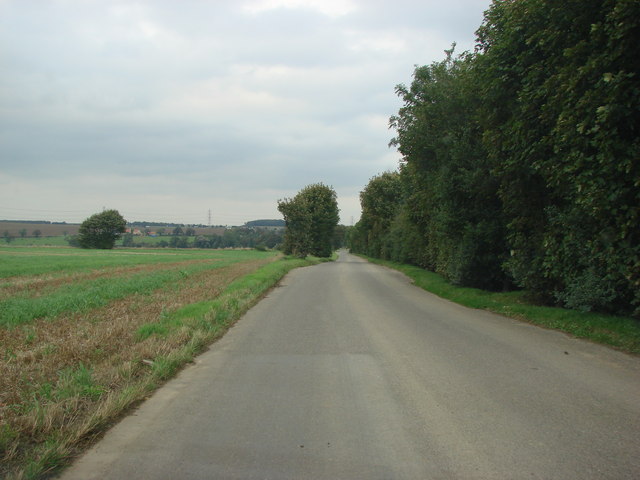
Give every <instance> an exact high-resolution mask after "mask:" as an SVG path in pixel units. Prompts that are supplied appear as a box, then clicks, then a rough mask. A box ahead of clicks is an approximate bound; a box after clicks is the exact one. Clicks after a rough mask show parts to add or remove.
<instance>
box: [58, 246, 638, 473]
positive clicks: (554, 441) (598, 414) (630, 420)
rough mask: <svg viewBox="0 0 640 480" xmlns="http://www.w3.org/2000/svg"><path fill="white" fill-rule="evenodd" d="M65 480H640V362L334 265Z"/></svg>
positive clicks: (354, 265) (295, 281)
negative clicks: (602, 479)
mask: <svg viewBox="0 0 640 480" xmlns="http://www.w3.org/2000/svg"><path fill="white" fill-rule="evenodd" d="M62 478H63V479H65V480H71V479H82V480H88V479H118V480H119V479H171V480H175V479H332V480H333V479H412V480H413V479H563V480H565V479H580V480H585V479H600V478H610V479H616V480H619V479H626V478H628V479H637V478H640V359H638V358H637V357H631V356H628V355H625V354H622V353H619V352H616V351H613V350H609V349H607V348H604V347H600V346H597V345H593V344H591V343H588V342H585V341H580V340H576V339H572V338H569V337H567V336H566V335H563V334H561V333H557V332H553V331H548V330H544V329H540V328H536V327H533V326H530V325H527V324H523V323H519V322H517V321H514V320H510V319H506V318H504V317H500V316H497V315H492V314H489V313H486V312H482V311H476V310H470V309H467V308H464V307H460V306H457V305H455V304H452V303H450V302H447V301H445V300H442V299H439V298H437V297H435V296H433V295H431V294H429V293H426V292H424V291H422V290H420V289H418V288H417V287H414V286H413V285H411V284H410V282H409V281H408V280H407V279H406V277H404V276H403V275H401V274H399V273H397V272H395V271H392V270H389V269H385V268H382V267H378V266H375V265H371V264H368V263H366V262H364V261H362V260H360V259H358V258H356V257H354V256H352V255H349V254H347V253H342V254H341V256H340V259H339V261H337V262H335V263H329V264H322V265H318V266H314V267H308V268H303V269H298V270H295V271H293V272H292V273H291V274H289V275H288V276H287V277H285V279H284V280H283V282H282V284H281V286H280V287H279V288H276V289H274V290H273V291H272V292H271V293H270V294H269V296H268V297H267V298H265V299H264V300H263V301H262V302H260V303H259V304H258V305H257V306H256V307H254V308H253V309H252V310H251V311H250V312H249V313H248V314H247V315H246V316H245V317H243V318H242V319H241V320H240V321H239V322H238V324H237V325H236V326H234V327H233V328H232V329H231V330H230V332H229V333H228V334H227V335H226V336H225V337H224V338H223V339H222V340H221V341H219V342H218V343H216V344H215V345H213V347H212V348H211V349H210V350H209V351H208V352H207V353H205V354H204V355H202V356H201V357H199V358H198V360H197V362H196V363H195V365H193V366H190V367H188V368H187V369H186V370H185V371H184V372H183V373H181V374H180V375H179V376H178V377H177V378H176V379H175V380H173V381H171V382H169V383H168V384H167V385H166V386H165V387H163V388H162V389H161V390H160V391H158V392H157V394H155V395H154V396H153V397H152V398H151V399H149V400H148V401H147V402H145V404H143V405H142V406H141V407H140V408H139V409H138V410H137V411H136V412H135V413H134V414H133V415H131V416H129V417H127V418H126V419H124V420H123V421H122V422H121V423H120V424H118V425H117V426H116V427H114V428H113V429H112V430H111V431H110V432H109V433H108V434H107V435H106V436H105V438H104V439H103V440H102V441H101V442H100V443H98V444H97V445H96V446H95V447H94V448H93V449H92V450H90V451H89V452H88V454H86V455H85V456H83V457H82V458H80V459H79V460H78V461H77V462H76V463H75V464H74V465H73V466H72V467H71V468H70V469H68V470H67V471H66V472H65V474H64V476H63V477H62Z"/></svg>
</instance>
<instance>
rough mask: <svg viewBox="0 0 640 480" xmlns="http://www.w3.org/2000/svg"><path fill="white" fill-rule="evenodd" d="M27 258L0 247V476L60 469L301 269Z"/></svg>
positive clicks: (166, 256) (146, 255)
mask: <svg viewBox="0 0 640 480" xmlns="http://www.w3.org/2000/svg"><path fill="white" fill-rule="evenodd" d="M28 250H29V252H25V251H23V250H21V249H19V248H14V249H12V248H10V247H4V248H0V259H2V260H3V267H2V269H0V346H1V347H0V458H1V459H2V467H0V478H4V477H5V476H6V477H7V478H41V477H42V476H44V475H45V474H46V473H47V472H50V471H54V470H55V469H57V468H59V467H60V466H61V465H63V464H64V463H65V462H66V461H68V459H69V458H70V457H71V456H73V455H74V454H75V453H76V452H77V451H79V449H81V448H82V447H83V446H84V445H86V444H87V443H88V442H91V441H92V439H93V438H94V437H95V436H97V435H99V434H100V433H101V432H102V431H103V430H104V429H105V428H106V426H107V425H109V424H110V423H111V422H113V421H114V420H115V419H116V418H117V417H118V416H119V415H121V414H122V412H123V411H125V410H126V409H127V408H128V407H129V406H130V405H132V404H135V402H138V401H140V400H141V399H143V398H144V397H145V396H146V395H148V394H149V392H150V391H152V390H153V389H154V388H156V387H157V386H158V385H159V384H160V383H161V382H163V381H164V380H166V379H167V378H169V377H170V376H172V375H173V373H174V372H175V371H176V370H177V369H178V368H179V367H180V366H181V365H183V364H185V363H187V362H189V361H190V360H191V359H192V358H193V356H194V355H195V354H197V353H198V352H199V351H201V350H202V349H203V348H205V347H206V345H208V344H209V343H210V342H211V341H213V340H215V338H217V337H219V336H220V335H221V334H222V333H223V332H224V331H225V330H226V328H228V326H229V325H230V324H231V323H232V322H233V321H235V319H237V318H238V316H239V315H240V314H241V313H242V312H243V311H245V310H246V309H247V308H249V306H251V305H252V304H253V302H255V301H256V299H257V298H259V297H260V295H262V294H263V292H264V291H265V290H266V289H268V288H269V287H270V286H272V285H273V284H274V283H275V282H277V280H278V279H279V278H280V277H281V276H282V275H283V274H284V273H286V271H288V270H289V269H290V268H294V267H295V266H299V265H304V264H309V262H308V261H306V262H305V261H301V260H286V259H282V258H281V257H280V256H278V255H276V254H274V253H272V252H257V251H248V250H235V251H234V250H224V251H220V250H210V251H198V250H193V251H180V252H178V253H175V252H172V253H168V252H157V251H139V250H138V251H136V252H134V253H135V254H136V255H132V254H131V252H125V251H87V250H71V249H69V250H67V251H65V252H64V254H63V255H61V252H60V249H55V248H51V249H48V250H47V249H38V250H35V249H28ZM33 258H39V259H40V261H39V262H36V263H32V262H31V260H30V259H33ZM5 259H6V260H7V262H4V260H5ZM23 260H24V262H23ZM63 267H64V268H63ZM11 269H13V270H11ZM87 292H88V293H87Z"/></svg>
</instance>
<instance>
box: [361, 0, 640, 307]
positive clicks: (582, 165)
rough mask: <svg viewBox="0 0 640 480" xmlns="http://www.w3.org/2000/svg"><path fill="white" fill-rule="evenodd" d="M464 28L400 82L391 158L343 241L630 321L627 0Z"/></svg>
mask: <svg viewBox="0 0 640 480" xmlns="http://www.w3.org/2000/svg"><path fill="white" fill-rule="evenodd" d="M476 33H477V40H478V47H477V49H476V51H475V52H474V53H464V54H462V55H460V56H454V54H453V49H452V50H451V51H448V52H447V56H446V58H445V60H443V61H442V62H436V63H433V64H431V65H428V66H421V67H417V68H416V70H415V72H414V76H413V81H412V83H411V85H410V87H406V86H404V85H400V86H398V87H397V92H398V94H399V96H400V97H401V98H402V99H403V101H404V106H403V107H402V108H401V109H400V111H399V112H398V114H397V115H396V116H394V117H392V119H391V124H392V126H393V127H394V128H395V129H396V132H397V134H396V137H395V138H394V139H393V140H392V144H393V145H396V146H397V147H398V150H399V151H400V152H401V153H402V155H403V161H402V163H401V165H400V169H399V172H394V173H389V172H387V173H385V174H382V175H380V176H378V177H375V178H373V179H372V180H371V181H370V183H369V184H368V185H367V186H366V188H365V189H364V191H363V192H362V195H361V200H362V206H363V214H362V218H361V220H360V222H359V223H358V224H357V225H356V226H355V228H354V229H353V231H352V232H351V242H352V248H353V249H354V250H356V251H360V252H362V253H366V254H367V255H372V256H377V257H380V258H387V259H392V260H396V261H400V262H407V261H409V262H411V263H414V264H416V265H420V266H422V267H426V268H428V269H430V270H433V271H436V272H438V273H441V274H443V275H444V276H445V277H446V278H447V279H449V280H450V281H451V282H453V283H456V284H460V285H467V286H474V287H480V288H487V289H504V288H508V287H510V286H514V285H517V286H521V287H524V288H525V289H526V290H527V291H528V292H529V293H530V294H531V295H533V296H535V297H536V298H538V299H539V300H541V301H544V302H546V303H554V304H559V305H563V306H567V307H570V308H577V309H582V310H600V311H609V312H617V313H632V312H634V311H635V315H640V309H639V307H640V143H639V140H638V138H639V134H640V128H639V127H640V82H639V79H640V76H639V74H640V44H639V43H638V42H637V39H638V38H640V2H638V1H634V0H617V1H616V0H611V1H601V0H600V1H596V0H580V1H578V0H567V1H562V2H560V1H551V0H518V1H514V0H502V1H494V3H493V4H492V6H491V8H490V9H489V10H488V11H487V12H486V13H485V20H484V22H483V24H482V26H481V27H480V28H479V29H478V31H477V32H476ZM385 189H389V191H391V192H394V193H393V194H391V195H389V194H388V192H387V190H385ZM397 192H401V193H400V194H398V193H397ZM381 204H382V205H383V206H380V205H381ZM389 212H392V213H391V214H390V213H389Z"/></svg>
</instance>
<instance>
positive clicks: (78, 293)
mask: <svg viewBox="0 0 640 480" xmlns="http://www.w3.org/2000/svg"><path fill="white" fill-rule="evenodd" d="M232 263H236V262H235V261H234V260H233V259H231V258H230V259H227V261H221V262H216V263H201V264H192V265H181V266H180V267H176V268H174V269H170V270H162V271H158V272H153V273H148V272H147V273H139V274H135V275H131V276H129V277H114V278H99V279H95V280H89V281H85V282H76V283H73V284H69V285H64V286H63V287H60V288H58V289H56V290H55V291H54V292H52V293H50V294H48V295H43V296H40V297H35V298H33V297H29V296H20V297H11V298H8V299H6V300H3V301H0V327H15V326H17V325H22V324H25V323H28V322H31V321H32V320H35V319H38V318H50V319H52V318H55V317H57V316H58V315H61V314H63V313H80V312H87V311H89V310H92V309H95V308H100V307H103V306H105V305H107V304H108V303H109V302H111V301H113V300H118V299H121V298H125V297H127V296H129V295H133V294H143V295H144V294H148V293H150V292H152V291H154V290H157V289H159V288H162V287H164V286H167V285H175V284H178V283H179V282H180V280H182V279H184V278H186V277H187V276H189V275H191V274H194V273H198V272H201V271H204V270H211V269H217V268H221V267H224V266H227V265H230V264H232Z"/></svg>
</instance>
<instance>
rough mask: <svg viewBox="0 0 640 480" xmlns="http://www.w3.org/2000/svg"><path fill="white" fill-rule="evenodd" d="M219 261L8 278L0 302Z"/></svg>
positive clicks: (198, 261)
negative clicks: (89, 282)
mask: <svg viewBox="0 0 640 480" xmlns="http://www.w3.org/2000/svg"><path fill="white" fill-rule="evenodd" d="M76 256H77V255H76ZM219 261H220V260H219V259H215V258H212V259H206V260H202V259H196V260H185V261H182V262H171V263H159V264H150V265H149V264H148V265H131V266H126V267H107V268H102V269H97V270H90V271H87V272H74V273H64V272H62V273H57V274H52V273H46V274H42V275H31V276H24V277H8V278H5V279H3V283H4V285H3V287H2V288H1V289H0V300H3V299H5V298H9V297H13V296H16V295H25V294H26V295H28V296H29V297H36V296H38V295H41V294H42V293H44V292H49V291H51V290H53V289H56V288H59V287H61V286H63V285H66V284H70V283H76V282H81V281H87V280H96V279H98V278H104V277H113V278H117V277H125V276H129V275H133V274H136V273H142V272H156V271H160V270H174V269H176V268H178V267H181V266H187V265H193V264H196V263H198V264H202V263H216V262H219Z"/></svg>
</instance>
